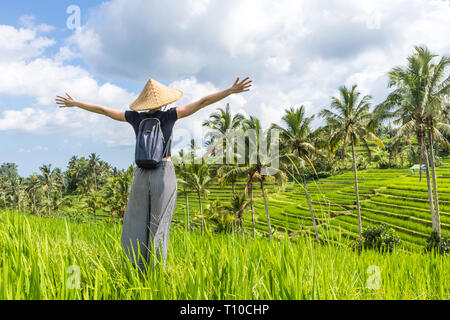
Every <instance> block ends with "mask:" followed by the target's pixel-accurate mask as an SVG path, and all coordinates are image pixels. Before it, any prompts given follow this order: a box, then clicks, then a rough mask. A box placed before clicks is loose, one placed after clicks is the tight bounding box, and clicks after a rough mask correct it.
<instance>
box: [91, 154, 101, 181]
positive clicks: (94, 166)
mask: <svg viewBox="0 0 450 320" xmlns="http://www.w3.org/2000/svg"><path fill="white" fill-rule="evenodd" d="M88 161H89V169H90V171H91V175H92V177H93V179H94V186H95V190H98V188H97V171H98V169H99V167H100V158H99V157H98V156H97V154H95V153H91V154H90V155H89V159H88Z"/></svg>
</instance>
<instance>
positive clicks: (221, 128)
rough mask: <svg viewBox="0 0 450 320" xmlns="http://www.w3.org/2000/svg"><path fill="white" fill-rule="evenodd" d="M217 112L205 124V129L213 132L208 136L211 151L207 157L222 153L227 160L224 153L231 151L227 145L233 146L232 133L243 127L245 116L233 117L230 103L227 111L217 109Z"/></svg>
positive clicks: (236, 115) (238, 114) (226, 108)
mask: <svg viewBox="0 0 450 320" xmlns="http://www.w3.org/2000/svg"><path fill="white" fill-rule="evenodd" d="M216 110H217V111H218V112H215V113H213V114H211V115H210V116H209V119H208V120H205V121H204V122H203V126H204V127H209V128H211V129H212V132H209V133H208V134H207V137H209V138H210V141H209V142H208V146H209V150H208V152H207V154H206V155H205V157H206V156H207V155H209V154H210V153H214V154H216V153H217V152H219V153H220V152H221V153H222V154H223V157H224V158H225V152H224V151H226V150H228V151H231V149H230V148H226V144H229V145H230V146H231V145H232V141H231V140H230V139H229V137H230V132H231V131H233V130H236V129H238V128H239V127H240V126H241V124H242V121H243V120H244V116H243V115H242V114H240V113H237V114H235V115H232V114H231V110H230V104H229V103H227V105H226V107H225V110H224V109H222V108H217V109H216ZM223 160H225V159H223ZM225 162H226V161H224V163H225Z"/></svg>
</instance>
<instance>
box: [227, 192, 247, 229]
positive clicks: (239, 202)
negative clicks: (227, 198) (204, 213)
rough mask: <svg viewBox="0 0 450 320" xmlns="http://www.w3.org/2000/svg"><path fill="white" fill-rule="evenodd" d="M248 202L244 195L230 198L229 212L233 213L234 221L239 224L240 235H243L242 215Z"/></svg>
mask: <svg viewBox="0 0 450 320" xmlns="http://www.w3.org/2000/svg"><path fill="white" fill-rule="evenodd" d="M249 204H250V201H249V200H248V199H247V198H246V197H245V193H243V194H242V195H239V194H236V195H234V196H233V197H232V198H231V206H230V208H231V210H232V211H233V213H234V216H235V221H237V222H238V223H239V227H240V229H241V232H242V234H244V227H243V225H242V220H243V219H242V216H243V215H244V213H245V211H246V209H247V207H248V205H249Z"/></svg>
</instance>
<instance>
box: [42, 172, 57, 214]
mask: <svg viewBox="0 0 450 320" xmlns="http://www.w3.org/2000/svg"><path fill="white" fill-rule="evenodd" d="M51 166H52V165H51V164H48V165H45V164H44V165H42V166H41V167H39V170H40V171H41V175H40V176H39V186H40V187H41V188H42V190H43V191H44V192H45V193H46V194H47V202H46V206H47V208H48V216H49V217H50V209H51V201H50V192H51V188H52V187H53V182H54V179H53V177H54V176H53V175H52V169H51Z"/></svg>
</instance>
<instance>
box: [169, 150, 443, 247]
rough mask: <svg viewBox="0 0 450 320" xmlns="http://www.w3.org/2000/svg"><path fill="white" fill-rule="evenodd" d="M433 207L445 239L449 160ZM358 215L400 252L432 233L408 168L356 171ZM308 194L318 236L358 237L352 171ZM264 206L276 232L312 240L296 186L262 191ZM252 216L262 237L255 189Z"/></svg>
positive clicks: (422, 194)
mask: <svg viewBox="0 0 450 320" xmlns="http://www.w3.org/2000/svg"><path fill="white" fill-rule="evenodd" d="M437 176H438V184H439V200H440V201H439V203H440V209H441V224H442V230H443V233H444V234H446V235H447V236H450V159H446V160H444V162H443V165H441V166H440V167H438V168H437ZM359 186H360V195H361V215H362V220H363V227H367V226H369V225H374V224H379V223H384V224H386V225H389V226H391V227H392V228H393V229H395V230H396V231H397V233H398V235H399V237H400V238H401V240H402V243H403V247H404V248H405V249H407V250H414V249H419V248H420V247H423V246H424V245H425V244H426V238H427V237H428V236H429V234H430V233H431V231H432V227H431V217H430V212H429V208H428V194H427V183H426V179H425V176H423V177H422V181H419V175H412V174H411V172H410V170H409V169H383V170H380V169H369V170H364V171H360V172H359ZM243 188H244V184H243V183H240V184H237V185H236V192H242V191H243ZM210 190H211V193H210V195H209V199H210V200H215V199H219V200H223V201H228V200H229V198H230V195H231V187H227V188H221V187H219V186H217V185H216V186H214V187H212V188H211V189H210ZM308 190H309V192H310V194H311V199H312V201H313V208H314V211H315V214H316V220H317V222H318V225H319V231H320V233H321V234H322V235H325V234H326V235H327V236H330V235H334V236H336V237H339V238H342V239H345V238H349V239H352V238H355V237H357V235H358V224H357V217H356V204H355V196H354V187H353V172H347V173H345V174H342V175H338V176H334V177H329V178H326V179H320V180H318V181H312V182H310V183H309V184H308ZM267 198H268V206H269V214H270V218H271V223H272V225H273V227H274V228H275V229H277V230H278V231H281V232H283V233H284V232H285V231H288V232H289V233H291V234H293V235H295V234H298V233H301V232H305V233H307V234H311V235H312V230H311V229H312V222H311V217H310V213H309V211H308V205H307V202H306V199H305V196H304V193H303V189H301V188H300V187H299V186H298V185H294V184H292V183H289V184H288V185H287V186H286V188H285V189H284V190H283V191H278V189H277V187H275V186H270V187H269V188H268V197H267ZM189 206H190V213H191V222H192V223H193V224H196V223H199V221H200V220H199V219H198V218H194V217H193V215H194V214H195V213H197V212H198V208H199V205H198V199H197V196H196V195H195V194H194V193H193V192H189ZM255 214H256V223H257V230H258V232H261V233H266V232H267V223H266V218H265V211H264V202H263V199H262V196H261V191H260V190H259V189H256V190H255ZM174 222H175V223H179V224H183V225H184V224H185V197H184V194H183V193H182V190H181V189H180V193H179V195H178V200H177V207H176V211H175V216H174ZM244 225H245V226H246V227H247V228H248V229H251V215H250V212H249V213H246V214H245V215H244Z"/></svg>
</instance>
